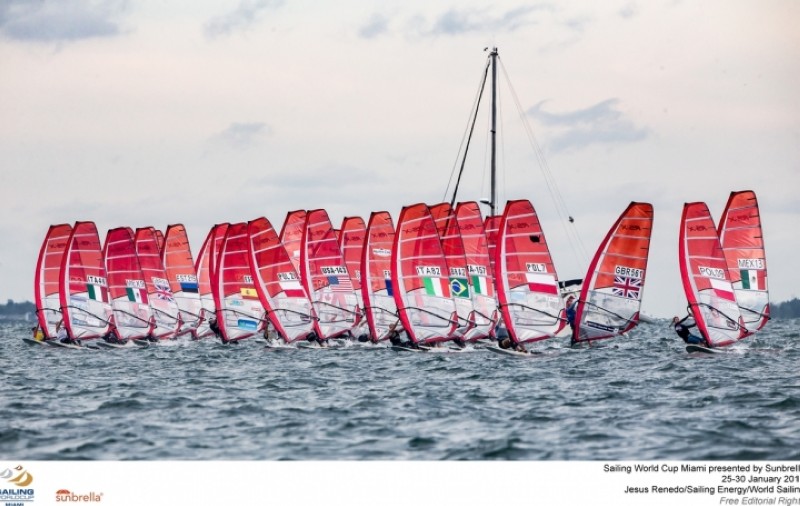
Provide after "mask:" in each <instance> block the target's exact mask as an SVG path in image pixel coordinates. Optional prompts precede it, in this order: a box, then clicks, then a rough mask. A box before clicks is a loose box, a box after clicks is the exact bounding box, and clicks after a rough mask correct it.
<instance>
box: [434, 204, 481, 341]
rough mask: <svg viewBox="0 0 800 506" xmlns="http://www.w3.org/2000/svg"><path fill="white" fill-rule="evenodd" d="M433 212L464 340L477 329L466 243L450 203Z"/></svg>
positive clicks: (459, 331)
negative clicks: (467, 334)
mask: <svg viewBox="0 0 800 506" xmlns="http://www.w3.org/2000/svg"><path fill="white" fill-rule="evenodd" d="M430 210H431V217H432V218H433V221H434V223H436V231H437V232H438V233H439V239H440V240H441V241H442V251H443V252H444V258H445V261H446V262H447V275H448V277H449V283H450V295H451V296H452V297H453V302H454V303H455V305H456V314H457V315H458V328H457V329H456V331H455V333H456V335H457V337H458V338H460V339H462V340H464V335H465V334H466V333H468V332H470V331H471V330H472V329H473V327H474V326H475V323H474V321H473V309H474V308H473V306H472V296H471V294H470V286H469V278H468V275H467V256H466V253H465V252H464V242H463V241H462V239H461V231H460V230H459V224H458V221H457V220H456V217H455V213H454V212H453V209H452V208H451V207H450V204H448V203H447V202H444V203H441V204H437V205H435V206H433V207H431V208H430Z"/></svg>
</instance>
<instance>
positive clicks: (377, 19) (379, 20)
mask: <svg viewBox="0 0 800 506" xmlns="http://www.w3.org/2000/svg"><path fill="white" fill-rule="evenodd" d="M388 29H389V20H388V19H387V18H386V17H385V16H382V15H380V14H373V15H372V17H371V18H370V19H369V21H367V22H366V24H364V25H363V26H362V27H361V28H360V29H359V30H358V35H359V36H361V38H363V39H374V38H375V37H377V36H378V35H382V34H384V33H386V32H387V31H388Z"/></svg>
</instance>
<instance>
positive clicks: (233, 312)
mask: <svg viewBox="0 0 800 506" xmlns="http://www.w3.org/2000/svg"><path fill="white" fill-rule="evenodd" d="M249 242H250V241H249V238H248V235H247V223H234V224H232V225H230V226H228V227H227V230H226V232H225V236H224V238H223V239H222V242H221V244H220V248H219V254H218V255H217V266H216V268H215V269H214V271H213V273H212V279H211V287H212V291H213V293H214V304H215V305H216V306H217V325H218V326H219V331H220V334H221V338H222V342H225V343H227V342H230V341H238V340H240V339H246V338H248V337H250V336H252V335H254V334H256V333H258V332H259V331H261V330H262V328H263V325H264V323H265V322H266V320H265V319H264V307H263V306H262V305H261V301H260V300H259V298H258V292H257V291H256V287H255V283H254V281H253V275H252V272H251V269H250V254H249V251H248V243H249Z"/></svg>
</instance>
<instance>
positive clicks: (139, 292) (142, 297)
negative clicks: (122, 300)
mask: <svg viewBox="0 0 800 506" xmlns="http://www.w3.org/2000/svg"><path fill="white" fill-rule="evenodd" d="M125 291H126V292H127V293H128V300H129V301H131V302H138V303H140V304H147V288H135V287H132V286H129V287H127V288H126V289H125Z"/></svg>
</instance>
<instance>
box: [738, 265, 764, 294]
mask: <svg viewBox="0 0 800 506" xmlns="http://www.w3.org/2000/svg"><path fill="white" fill-rule="evenodd" d="M739 272H740V274H741V275H742V288H744V289H745V290H766V289H767V271H765V270H763V269H741V270H740V271H739Z"/></svg>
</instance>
